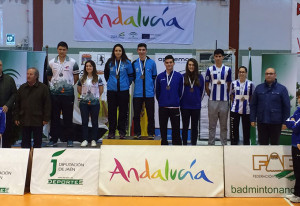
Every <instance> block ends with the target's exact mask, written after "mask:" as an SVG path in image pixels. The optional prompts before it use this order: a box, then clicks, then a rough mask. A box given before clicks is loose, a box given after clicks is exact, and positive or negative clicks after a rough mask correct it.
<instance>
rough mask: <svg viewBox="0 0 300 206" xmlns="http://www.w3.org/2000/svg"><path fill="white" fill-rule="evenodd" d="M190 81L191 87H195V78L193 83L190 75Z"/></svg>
mask: <svg viewBox="0 0 300 206" xmlns="http://www.w3.org/2000/svg"><path fill="white" fill-rule="evenodd" d="M189 82H190V85H191V88H192V89H193V87H194V83H195V80H194V81H193V83H192V82H191V79H190V77H189Z"/></svg>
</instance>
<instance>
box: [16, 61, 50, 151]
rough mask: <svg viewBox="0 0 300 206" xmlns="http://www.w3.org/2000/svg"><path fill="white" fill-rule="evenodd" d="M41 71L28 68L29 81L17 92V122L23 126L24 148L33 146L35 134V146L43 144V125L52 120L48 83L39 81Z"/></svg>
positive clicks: (22, 145)
mask: <svg viewBox="0 0 300 206" xmlns="http://www.w3.org/2000/svg"><path fill="white" fill-rule="evenodd" d="M38 79H39V71H38V70H37V69H36V68H34V67H32V68H29V69H28V70H27V82H26V83H25V84H22V85H21V86H20V88H19V90H18V92H17V97H16V106H15V124H16V125H21V126H22V144H21V147H22V148H31V134H33V139H34V145H33V147H34V148H40V147H41V145H42V134H43V125H45V124H47V123H48V122H49V120H50V115H51V105H50V102H51V100H50V93H49V89H48V87H47V86H46V85H44V84H43V83H41V82H39V80H38Z"/></svg>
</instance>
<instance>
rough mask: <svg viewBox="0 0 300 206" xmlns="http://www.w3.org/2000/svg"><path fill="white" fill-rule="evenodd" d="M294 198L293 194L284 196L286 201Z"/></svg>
mask: <svg viewBox="0 0 300 206" xmlns="http://www.w3.org/2000/svg"><path fill="white" fill-rule="evenodd" d="M294 197H296V195H294V194H289V195H286V196H285V198H287V199H290V198H294Z"/></svg>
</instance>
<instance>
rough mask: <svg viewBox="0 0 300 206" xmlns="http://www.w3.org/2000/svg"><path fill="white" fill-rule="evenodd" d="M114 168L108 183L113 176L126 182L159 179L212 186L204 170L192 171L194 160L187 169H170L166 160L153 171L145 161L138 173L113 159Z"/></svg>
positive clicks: (136, 170)
mask: <svg viewBox="0 0 300 206" xmlns="http://www.w3.org/2000/svg"><path fill="white" fill-rule="evenodd" d="M114 161H115V168H114V170H112V171H109V173H111V177H110V181H112V180H113V178H114V177H115V176H121V177H122V178H123V180H125V181H126V182H131V181H138V182H139V181H141V180H143V179H148V180H152V179H159V180H162V181H172V180H184V179H187V180H202V181H205V182H208V183H211V184H213V182H212V181H211V180H210V179H209V178H208V176H207V175H206V173H205V171H204V170H200V171H199V170H197V169H194V168H193V166H194V165H195V164H196V162H197V161H196V159H194V160H193V161H192V162H191V164H190V166H189V169H180V168H172V167H171V165H170V164H169V160H168V159H167V160H166V162H165V165H164V166H163V167H162V168H161V169H153V168H151V167H150V163H149V162H148V160H147V159H145V169H144V170H142V171H140V170H138V169H136V168H134V167H130V169H126V168H124V167H123V165H122V163H121V162H120V161H119V160H118V159H116V158H114Z"/></svg>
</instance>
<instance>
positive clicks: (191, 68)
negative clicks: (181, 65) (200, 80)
mask: <svg viewBox="0 0 300 206" xmlns="http://www.w3.org/2000/svg"><path fill="white" fill-rule="evenodd" d="M188 70H189V71H190V72H191V73H193V72H194V70H195V64H194V62H192V61H189V62H188Z"/></svg>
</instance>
